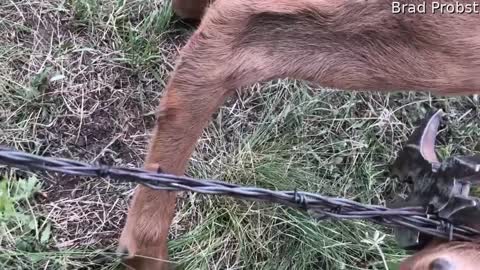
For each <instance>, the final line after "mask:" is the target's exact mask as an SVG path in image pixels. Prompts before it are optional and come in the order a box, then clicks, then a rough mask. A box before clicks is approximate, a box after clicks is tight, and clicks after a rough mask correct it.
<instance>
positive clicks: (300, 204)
mask: <svg viewBox="0 0 480 270" xmlns="http://www.w3.org/2000/svg"><path fill="white" fill-rule="evenodd" d="M0 164H3V165H7V166H10V167H15V168H19V169H23V170H28V171H35V170H41V171H50V172H56V173H61V174H64V175H74V176H85V177H102V178H109V179H111V180H115V181H119V182H135V183H138V184H142V185H145V186H148V187H150V188H152V189H156V190H168V191H191V192H196V193H202V194H210V195H223V196H230V197H235V198H239V199H245V200H254V201H263V202H271V203H277V204H281V205H285V206H289V207H295V208H297V209H300V210H303V211H307V212H308V213H309V214H310V215H312V216H313V217H314V218H316V219H326V218H334V219H362V220H368V221H371V222H374V223H377V224H381V225H384V226H388V227H395V226H400V227H405V228H409V229H412V230H416V231H419V232H422V233H425V234H428V235H431V236H434V237H439V238H444V239H449V240H463V241H475V238H478V237H479V236H480V231H478V230H475V229H473V228H470V227H467V226H463V225H456V226H454V225H453V224H451V223H450V222H448V220H444V219H441V218H439V217H438V216H436V215H432V214H430V213H427V212H426V210H425V209H424V208H423V207H403V208H395V209H391V208H387V207H384V206H380V205H369V204H362V203H359V202H356V201H353V200H349V199H345V198H335V197H329V196H323V195H320V194H317V193H310V192H303V191H296V190H295V191H275V190H270V189H265V188H258V187H248V186H241V185H236V184H231V183H226V182H222V181H218V180H209V179H194V178H190V177H186V176H175V175H171V174H166V173H153V172H149V171H146V170H143V169H138V168H125V167H114V166H105V165H93V164H88V163H83V162H79V161H75V160H70V159H64V158H53V157H42V156H38V155H33V154H29V153H26V152H21V151H17V150H12V149H9V148H6V147H2V146H0Z"/></svg>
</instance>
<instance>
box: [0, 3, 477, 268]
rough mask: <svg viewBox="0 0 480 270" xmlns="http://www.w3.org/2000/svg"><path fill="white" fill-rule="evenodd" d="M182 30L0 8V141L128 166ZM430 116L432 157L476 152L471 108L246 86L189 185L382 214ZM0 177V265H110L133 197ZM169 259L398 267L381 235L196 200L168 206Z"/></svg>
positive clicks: (131, 12)
mask: <svg viewBox="0 0 480 270" xmlns="http://www.w3.org/2000/svg"><path fill="white" fill-rule="evenodd" d="M190 32H191V29H189V28H187V29H182V28H180V27H178V24H177V21H176V19H175V18H174V17H173V15H172V10H171V5H170V3H169V2H162V1H146V0H133V1H122V0H118V1H117V0H69V1H61V0H52V1H46V2H45V1H43V2H33V1H30V0H21V1H7V2H5V1H4V2H1V3H0V144H1V145H9V146H11V147H15V148H17V149H20V150H24V151H28V152H32V153H37V154H49V155H54V156H59V157H70V158H74V159H78V160H82V161H87V162H101V163H107V164H114V165H122V166H129V167H140V166H141V165H142V159H143V157H144V155H145V152H146V146H147V143H148V139H149V132H150V130H151V128H152V127H153V123H154V111H155V107H156V106H157V104H158V99H159V97H160V96H161V94H162V89H163V88H164V86H165V84H166V79H167V77H168V74H169V72H170V71H171V70H172V69H173V65H174V60H175V57H176V55H177V52H178V50H179V49H180V48H181V46H182V45H183V43H184V42H185V40H186V38H187V37H188V35H189V33H190ZM431 107H436V108H442V109H444V110H445V111H446V112H447V113H448V120H449V122H448V127H447V128H446V129H444V130H442V132H441V134H440V142H441V143H440V147H439V152H440V154H441V155H442V156H447V155H450V154H459V153H463V154H471V153H472V152H477V153H478V152H480V146H479V144H478V138H479V135H480V128H479V125H478V122H477V121H475V120H477V119H478V117H479V115H478V111H479V110H478V109H479V102H478V99H477V98H476V97H463V98H453V97H451V98H445V97H432V96H430V95H428V94H421V93H416V94H414V93H395V94H382V93H350V92H339V91H332V90H329V89H320V88H315V89H314V88H311V87H309V86H307V85H306V84H304V83H302V82H298V81H289V80H278V81H273V82H269V83H267V84H262V85H255V86H253V87H251V88H249V89H248V91H243V92H239V93H238V95H237V96H236V97H235V98H234V99H232V100H230V101H229V102H228V104H226V105H225V106H224V107H223V108H222V109H221V110H220V111H219V112H218V113H217V114H216V115H215V117H214V118H213V121H212V122H211V124H210V125H209V127H208V128H207V129H206V130H205V132H204V133H203V135H202V138H201V140H200V141H199V144H198V146H197V149H196V151H195V153H194V155H193V156H192V158H191V160H190V167H189V171H188V174H189V175H193V176H195V177H201V178H215V179H224V180H226V181H229V182H232V183H239V184H245V185H254V186H259V187H265V188H271V189H277V190H293V189H298V190H305V191H311V192H319V193H322V194H325V195H330V196H340V197H346V198H349V199H354V200H357V201H360V202H364V203H374V204H384V203H385V201H386V200H388V199H389V198H391V197H392V195H393V194H396V193H401V192H403V190H404V189H403V186H401V185H399V183H397V182H396V181H395V179H390V178H389V177H388V165H389V164H390V163H391V162H392V161H393V159H394V158H395V153H396V151H398V150H399V149H400V145H401V144H402V143H403V142H404V141H405V140H406V138H407V136H408V135H409V134H410V133H411V131H412V129H413V128H414V126H415V123H416V122H417V121H418V120H419V119H420V118H422V117H423V116H424V115H425V113H426V112H427V111H428V110H429V109H430V108H431ZM0 169H1V170H2V172H3V175H4V177H3V178H4V179H3V180H2V181H1V182H0V214H1V220H0V223H1V224H0V228H1V231H0V251H1V252H0V268H2V269H32V270H33V269H87V268H88V269H115V267H117V266H118V265H119V264H120V262H119V260H118V259H117V258H116V257H115V256H114V255H113V253H112V252H113V250H114V249H115V245H116V241H117V239H118V236H119V235H118V234H119V232H120V230H121V228H122V226H123V222H124V218H125V214H126V209H127V204H128V202H129V200H130V196H131V195H132V189H133V185H114V184H111V183H109V182H106V181H103V180H99V179H85V178H82V179H78V178H59V177H56V176H55V175H46V174H40V175H36V176H35V175H32V174H27V173H25V172H20V171H12V170H10V169H6V168H0ZM36 179H38V180H36ZM38 192H41V194H43V195H42V196H40V199H39V198H37V197H38V195H35V196H34V194H38ZM170 253H171V256H172V260H174V261H175V262H177V263H178V265H179V268H180V269H240V268H241V269H387V268H388V266H389V265H394V264H395V263H396V262H398V261H400V260H401V259H402V258H403V257H404V252H403V251H402V250H400V249H399V248H398V247H397V246H396V245H395V241H394V239H393V238H392V236H391V231H390V230H389V229H388V228H384V227H381V226H374V225H372V224H371V223H368V222H363V221H334V220H327V221H316V220H315V219H313V218H312V217H310V216H308V214H305V213H301V212H298V211H296V210H294V209H288V208H285V207H280V206H278V205H272V204H266V203H258V202H255V203H254V202H247V201H241V200H235V199H231V198H224V197H214V196H204V195H199V194H184V195H183V196H181V198H180V199H179V206H178V212H177V215H176V217H175V219H174V224H173V225H172V228H171V241H170ZM390 269H393V268H390Z"/></svg>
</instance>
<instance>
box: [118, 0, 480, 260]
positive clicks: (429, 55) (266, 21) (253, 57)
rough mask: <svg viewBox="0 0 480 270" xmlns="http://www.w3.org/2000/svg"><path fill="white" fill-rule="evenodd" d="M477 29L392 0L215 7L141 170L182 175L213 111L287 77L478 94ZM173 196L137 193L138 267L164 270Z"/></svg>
mask: <svg viewBox="0 0 480 270" xmlns="http://www.w3.org/2000/svg"><path fill="white" fill-rule="evenodd" d="M208 2H209V1H208V0H199V1H195V0H177V1H175V0H174V1H173V6H174V7H175V8H176V12H177V14H180V15H182V16H184V17H190V18H192V17H193V18H195V17H196V18H199V17H200V16H202V14H203V13H204V12H203V9H204V8H205V6H206V5H207V4H208ZM400 2H402V3H410V4H419V3H421V2H423V1H415V0H410V1H400ZM460 2H462V1H460ZM431 4H432V1H427V8H428V7H430V6H431ZM479 28H480V15H465V14H463V15H462V14H430V13H427V14H406V13H402V14H393V13H392V1H391V0H371V1H367V0H351V1H347V0H218V1H216V2H214V3H212V4H211V5H210V7H209V8H208V9H207V11H206V12H205V14H204V15H203V18H202V21H201V24H200V26H199V28H198V29H197V30H196V32H195V33H194V34H193V36H192V37H191V38H190V40H189V41H188V43H187V44H186V45H185V47H184V48H183V49H182V51H181V54H180V56H179V58H178V60H177V64H176V67H175V71H174V72H173V73H172V75H171V77H170V80H169V82H168V85H167V89H166V93H165V96H164V97H163V98H162V100H161V102H160V106H159V109H158V115H157V122H156V126H155V129H154V132H153V136H152V139H151V142H150V146H149V151H148V155H147V157H146V160H145V167H146V168H147V169H149V170H152V171H157V170H159V169H160V168H161V170H162V171H164V172H167V173H172V174H178V175H181V174H183V173H184V171H185V167H186V164H187V161H188V159H189V157H190V155H191V153H192V152H193V150H194V147H195V144H196V141H197V139H198V138H199V136H200V135H201V132H202V130H203V128H204V127H205V126H206V125H207V123H208V121H209V119H210V117H211V115H212V113H214V112H215V111H216V110H217V109H218V108H219V106H221V105H222V103H223V102H224V100H225V99H226V98H227V97H228V96H230V95H231V94H232V93H233V92H234V90H235V89H237V88H241V87H245V86H248V85H251V84H253V83H256V82H260V81H268V80H272V79H278V78H287V77H288V78H292V79H300V80H307V81H311V82H316V83H318V84H320V85H322V86H325V87H331V88H337V89H343V90H371V91H401V90H415V91H431V92H433V93H434V94H454V95H465V94H472V93H478V92H479V89H480V77H479V76H478V74H480V66H479V64H480V54H479V52H480V31H479V30H480V29H479ZM175 196H176V193H175V192H167V191H154V190H151V189H149V188H147V187H144V186H139V187H137V189H136V191H135V195H134V197H133V201H132V203H131V206H130V209H129V212H128V217H127V223H126V225H125V227H124V230H123V232H122V235H121V238H120V247H119V248H120V250H122V251H125V252H127V253H128V259H127V260H126V262H127V264H128V265H130V266H132V267H133V268H134V269H167V267H168V265H169V264H168V263H167V262H166V260H167V259H168V252H167V235H168V229H169V226H170V223H171V221H172V218H173V215H174V209H175ZM465 246H466V247H470V246H469V245H465ZM441 247H445V251H444V252H445V254H452V255H451V257H448V259H452V258H455V259H457V257H458V259H459V260H460V258H463V257H462V256H464V255H465V256H467V257H468V252H467V253H465V254H457V253H455V252H456V249H455V248H454V247H455V246H454V244H448V245H447V246H441ZM475 248H477V247H476V246H472V247H471V249H469V250H475ZM472 252H473V251H472ZM422 254H426V255H419V256H423V257H415V258H417V261H416V262H419V261H420V262H423V261H425V260H426V262H425V265H429V264H430V262H431V261H432V260H431V259H432V258H435V257H436V255H435V254H437V253H432V254H434V255H432V256H431V254H430V253H428V252H427V253H422ZM428 254H430V255H428ZM442 254H443V253H442ZM453 254H455V255H453ZM429 256H430V257H429ZM455 256H456V257H455ZM149 257H151V259H150V258H149ZM418 258H420V259H419V260H418ZM428 258H430V259H428ZM476 260H479V259H476ZM416 262H412V261H409V262H406V264H405V265H404V267H406V268H404V269H428V268H425V267H426V266H425V267H423V266H419V267H416V268H411V267H410V266H408V265H415V263H416ZM467 264H468V265H469V262H465V265H467ZM422 265H423V264H422ZM473 266H475V265H473ZM422 267H423V268H422ZM445 269H448V268H445ZM461 269H470V268H468V267H466V266H465V268H461ZM471 269H474V268H471Z"/></svg>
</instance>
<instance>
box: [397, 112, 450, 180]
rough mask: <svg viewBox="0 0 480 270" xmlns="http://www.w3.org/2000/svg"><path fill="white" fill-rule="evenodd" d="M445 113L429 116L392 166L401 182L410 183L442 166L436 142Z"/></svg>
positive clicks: (434, 113)
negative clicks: (436, 150)
mask: <svg viewBox="0 0 480 270" xmlns="http://www.w3.org/2000/svg"><path fill="white" fill-rule="evenodd" d="M442 115H443V112H442V110H438V111H436V112H433V113H431V114H430V115H429V116H427V117H426V118H425V119H424V120H423V121H422V122H421V123H420V125H419V126H418V127H417V128H416V129H415V131H414V132H413V133H412V135H411V136H410V137H409V138H408V140H407V143H406V145H405V146H404V147H403V149H402V150H401V151H400V152H399V153H398V155H397V159H396V160H395V162H394V163H393V164H392V174H393V175H394V176H397V177H398V178H399V179H400V180H401V181H407V182H410V181H412V180H413V179H417V178H418V177H419V176H420V175H421V174H423V173H425V172H426V171H431V170H432V169H434V168H436V166H438V165H439V164H440V161H439V160H438V158H437V154H436V153H435V140H436V138H437V132H438V127H439V126H440V122H441V120H442Z"/></svg>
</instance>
